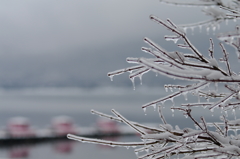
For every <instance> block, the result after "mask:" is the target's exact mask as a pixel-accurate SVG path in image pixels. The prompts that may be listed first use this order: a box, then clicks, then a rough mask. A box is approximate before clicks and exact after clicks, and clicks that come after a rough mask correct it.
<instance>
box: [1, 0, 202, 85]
mask: <svg viewBox="0 0 240 159" xmlns="http://www.w3.org/2000/svg"><path fill="white" fill-rule="evenodd" d="M200 11H201V8H189V7H187V8H185V7H176V6H168V5H166V4H161V3H160V2H159V1H158V0H122V1H119V0H91V1H89V0H80V1H75V0H68V1H66V0H34V1H31V0H24V1H17V0H13V1H9V0H2V1H1V2H0V87H32V86H36V87H39V86H85V87H88V86H96V85H102V84H107V83H110V82H109V80H108V77H107V76H106V74H107V72H109V71H113V70H115V69H119V68H122V67H126V66H127V64H126V62H125V59H126V57H128V56H143V54H141V51H140V48H141V46H142V45H144V44H143V42H142V39H143V37H145V36H148V37H150V38H153V39H156V40H158V42H162V41H163V38H162V37H163V36H164V35H165V34H164V33H165V31H166V29H164V28H162V27H160V26H158V25H157V24H155V23H153V22H151V21H150V20H149V18H148V17H149V15H150V14H155V15H157V16H159V17H161V18H163V19H166V18H170V19H172V20H173V21H174V22H175V23H177V24H179V23H187V22H196V20H197V19H198V20H204V19H205V18H206V16H204V15H203V14H202V13H201V12H200ZM189 13H191V14H189ZM203 34H204V35H205V32H204V33H203ZM204 35H199V36H204ZM205 40H206V39H205ZM203 41H204V40H203ZM164 45H165V46H166V47H168V46H167V44H165V43H164ZM116 78H118V77H116ZM119 79H121V80H122V81H120V82H123V83H124V82H126V81H128V82H129V80H128V79H127V78H126V77H124V78H123V77H120V78H119ZM107 80H108V81H107Z"/></svg>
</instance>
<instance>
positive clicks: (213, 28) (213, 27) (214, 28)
mask: <svg viewBox="0 0 240 159" xmlns="http://www.w3.org/2000/svg"><path fill="white" fill-rule="evenodd" d="M212 30H213V34H215V31H216V26H215V25H213V26H212Z"/></svg>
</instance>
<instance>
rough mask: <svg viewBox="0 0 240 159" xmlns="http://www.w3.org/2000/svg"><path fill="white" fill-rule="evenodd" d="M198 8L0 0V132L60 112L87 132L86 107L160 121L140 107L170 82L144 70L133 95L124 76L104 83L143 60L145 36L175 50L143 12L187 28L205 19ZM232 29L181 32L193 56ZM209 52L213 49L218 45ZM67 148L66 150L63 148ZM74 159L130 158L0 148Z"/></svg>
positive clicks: (42, 147)
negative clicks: (17, 121) (17, 120)
mask: <svg viewBox="0 0 240 159" xmlns="http://www.w3.org/2000/svg"><path fill="white" fill-rule="evenodd" d="M202 9H203V8H202V7H179V6H173V5H166V4H162V3H160V2H159V1H158V0H150V1H149V0H121V1H117V0H101V1H100V0H92V1H89V0H81V1H74V0H68V1H65V0H34V1H30V0H24V1H16V0H12V1H9V0H2V1H1V2H0V127H1V128H2V129H3V130H4V129H6V125H7V123H8V121H9V119H11V118H12V117H16V116H22V117H26V118H28V119H29V121H30V124H31V126H33V127H37V128H45V127H49V125H50V124H51V120H52V119H53V118H54V117H56V116H59V115H65V116H69V117H71V118H72V119H73V121H74V122H75V123H76V124H77V125H79V126H89V127H91V126H94V124H95V123H96V121H97V118H98V117H97V116H96V115H92V114H91V113H90V110H91V109H95V110H98V111H101V112H104V113H109V114H111V109H116V110H118V111H119V112H120V113H121V114H123V115H124V116H125V117H126V118H129V119H130V120H134V121H138V122H152V123H157V122H161V121H160V119H159V117H158V114H157V112H154V111H153V110H151V109H149V110H147V115H144V114H145V113H144V112H143V111H142V109H141V105H143V104H145V103H147V102H150V101H151V100H155V99H157V98H159V97H161V96H163V95H165V94H166V92H165V90H164V88H163V85H164V84H170V83H175V82H176V81H174V80H170V79H168V78H167V77H163V76H160V75H159V76H157V77H156V75H155V74H154V73H151V72H150V73H148V75H144V76H143V85H140V82H139V80H138V79H136V90H133V87H132V82H131V81H130V80H129V78H128V74H124V75H120V76H117V77H114V78H113V81H112V82H111V81H110V79H109V77H107V73H108V72H111V71H114V70H117V69H121V68H125V67H129V66H131V65H130V64H127V62H126V58H127V57H143V56H147V55H145V53H143V52H141V47H142V46H147V45H146V44H144V42H143V40H142V39H143V38H144V37H149V38H151V39H152V40H154V41H155V42H156V43H158V44H160V45H161V46H162V47H163V48H165V49H166V50H169V51H175V50H176V46H175V45H174V44H173V42H166V41H165V40H164V38H163V37H164V35H166V34H170V33H169V32H168V31H167V30H166V29H165V28H163V27H161V26H159V25H157V24H156V23H154V22H151V21H150V20H149V15H151V14H154V15H157V16H158V17H160V18H161V19H163V20H165V19H166V18H170V19H171V20H172V21H173V22H175V23H176V24H185V23H194V22H198V21H202V20H206V19H210V18H209V17H208V16H206V15H204V14H203V13H202V12H201V10H202ZM235 25H236V23H234V22H229V24H228V25H226V24H225V23H222V24H221V27H220V30H217V31H215V32H213V31H210V33H207V32H206V29H205V28H203V29H202V31H201V32H200V30H199V29H198V28H195V29H194V30H193V31H192V30H187V34H188V36H189V38H190V39H191V40H192V43H193V44H194V45H195V46H196V47H197V48H198V49H199V50H200V51H202V52H203V53H206V54H208V48H209V38H210V37H213V39H214V41H215V42H216V44H217V43H219V41H218V40H217V39H216V34H217V33H218V32H225V31H230V30H234V27H235ZM205 46H207V47H205ZM226 48H228V49H229V50H228V51H229V52H234V50H233V49H232V48H229V47H227V46H226ZM215 50H216V52H218V51H219V47H216V48H215ZM234 54H235V53H234ZM232 58H235V55H233V56H232ZM177 82H180V83H182V81H177ZM171 114H172V113H171V111H170V110H167V111H166V116H167V117H166V118H167V119H169V120H171V121H172V122H173V123H174V122H175V124H182V123H183V120H176V119H178V115H175V118H174V119H172V115H171ZM179 118H180V115H179ZM115 140H119V141H139V140H140V139H138V138H137V137H131V138H129V137H119V138H117V139H115ZM64 144H65V147H64V146H62V145H64ZM66 145H68V146H66ZM69 145H70V146H69ZM59 147H60V148H59ZM66 147H67V148H69V147H71V148H69V149H71V150H69V151H67V150H66V149H67V148H66ZM19 149H20V150H19ZM59 149H60V150H59ZM62 149H63V150H62ZM61 150H62V151H61ZM64 150H65V151H66V152H65V153H64ZM93 152H94V153H93ZM123 152H124V153H123ZM14 154H15V155H14ZM16 154H17V155H16ZM113 155H114V157H113ZM125 155H126V156H125ZM116 156H117V157H116ZM76 157H80V158H91V159H95V158H98V159H100V158H115V159H118V158H119V159H120V158H135V154H134V152H133V151H132V150H131V149H130V150H126V149H124V148H104V147H101V146H97V145H91V144H82V143H75V142H74V143H72V142H70V143H69V142H68V141H64V142H63V143H61V142H47V143H41V144H36V145H25V146H22V145H21V146H17V147H16V146H11V147H4V145H3V146H2V148H1V150H0V158H4V159H5V158H30V159H38V158H39V159H40V158H52V159H55V158H56V159H65V158H68V159H71V158H76Z"/></svg>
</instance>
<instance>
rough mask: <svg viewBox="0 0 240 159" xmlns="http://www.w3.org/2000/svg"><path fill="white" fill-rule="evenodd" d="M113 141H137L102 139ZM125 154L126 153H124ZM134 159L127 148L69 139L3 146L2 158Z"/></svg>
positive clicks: (135, 138)
mask: <svg viewBox="0 0 240 159" xmlns="http://www.w3.org/2000/svg"><path fill="white" fill-rule="evenodd" d="M102 139H105V140H111V141H131V140H137V137H135V136H131V137H130V136H116V137H105V138H102ZM123 152H124V153H123ZM115 155H116V157H114V158H116V159H118V158H119V159H120V158H121V156H122V157H123V156H125V157H123V158H134V157H135V154H134V153H133V151H132V150H129V151H126V148H119V147H109V146H106V145H94V144H82V143H80V142H76V141H71V140H68V139H56V140H48V141H47V140H45V142H35V143H25V144H12V145H10V146H9V145H7V146H2V147H1V150H0V158H8V159H20V158H21V159H38V158H39V159H40V158H51V159H75V158H91V159H95V158H98V159H104V158H112V157H113V156H115Z"/></svg>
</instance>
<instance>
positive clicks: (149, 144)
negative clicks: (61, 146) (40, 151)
mask: <svg viewBox="0 0 240 159" xmlns="http://www.w3.org/2000/svg"><path fill="white" fill-rule="evenodd" d="M161 2H164V3H167V4H173V5H180V6H196V7H197V6H201V7H202V6H205V8H203V9H202V11H203V12H204V13H205V14H206V15H208V18H209V17H210V19H208V20H205V21H201V22H194V23H191V24H183V25H177V24H175V23H174V22H173V21H171V20H170V19H166V20H162V19H160V18H158V17H157V16H155V15H151V16H150V19H151V20H152V21H154V22H156V23H157V24H158V25H160V26H162V27H164V28H166V29H167V30H168V31H170V33H171V35H165V36H164V35H163V37H164V38H165V39H166V40H167V41H170V42H169V43H171V44H172V45H176V46H177V47H178V48H179V49H181V51H178V50H167V49H165V48H163V47H162V46H160V45H159V44H157V43H156V42H154V41H153V40H151V39H149V38H144V39H143V40H144V42H145V43H147V44H148V45H149V46H148V47H142V48H141V50H142V51H143V52H145V53H148V54H150V55H151V56H152V57H151V58H149V57H147V58H146V57H141V58H138V57H137V58H136V57H129V58H127V62H128V63H130V64H134V65H135V66H131V67H127V68H125V69H120V70H116V71H113V72H110V73H108V76H109V77H110V78H111V79H112V78H113V76H115V75H120V74H123V73H127V72H128V73H129V78H130V80H131V81H132V82H133V84H135V83H134V79H135V78H136V77H138V78H140V80H142V76H143V75H145V74H147V73H148V72H155V73H156V74H157V75H158V74H160V75H164V76H167V77H169V78H172V79H175V80H184V81H186V82H188V83H187V84H185V85H181V84H165V85H164V87H165V89H166V91H168V90H170V91H168V93H169V95H167V96H165V97H159V99H157V100H154V101H151V102H149V103H147V104H144V105H143V106H142V108H143V111H144V112H145V111H146V108H147V107H149V106H151V107H154V110H155V109H156V108H157V110H158V111H156V112H157V113H158V115H159V117H160V119H161V121H162V123H160V124H158V126H157V127H151V126H146V125H143V124H139V123H137V122H133V121H130V120H128V119H126V118H125V117H124V115H122V114H120V113H119V112H117V111H116V110H112V113H113V114H114V115H115V116H112V115H108V114H104V113H101V112H98V111H95V110H92V111H91V112H92V113H93V114H96V115H98V116H100V117H104V118H107V119H109V120H114V121H118V122H121V123H124V124H126V125H127V126H129V127H130V128H132V129H134V130H135V131H136V132H137V133H138V134H140V138H141V139H142V141H143V142H115V141H107V140H100V139H91V138H85V137H78V136H75V135H70V134H69V135H68V138H70V139H73V140H77V141H81V142H88V143H95V144H103V145H109V146H122V147H127V148H128V147H133V148H135V150H134V151H135V153H136V155H137V157H138V158H139V159H150V158H151V159H159V158H168V157H169V158H170V157H173V156H174V157H175V158H176V157H177V158H179V157H180V156H181V157H182V158H183V159H200V158H239V156H240V135H238V130H240V119H238V118H237V113H236V112H235V111H236V110H238V109H239V107H240V85H239V83H240V74H239V73H236V72H240V71H234V70H233V69H235V68H234V67H233V64H232V65H231V60H230V58H229V57H230V53H231V52H228V51H229V50H227V47H226V46H225V44H228V45H230V46H232V47H234V48H235V50H236V54H237V58H239V59H240V29H239V26H236V29H235V31H231V32H227V33H221V34H218V36H217V37H218V38H219V39H220V40H221V41H222V43H220V44H219V45H214V42H213V40H212V39H210V46H209V45H208V46H207V47H206V50H207V51H208V53H205V52H202V51H200V49H198V48H197V47H196V46H194V45H193V43H191V41H190V39H189V38H188V36H187V32H186V31H187V29H188V28H190V29H191V30H193V31H194V29H195V28H196V27H198V28H199V29H200V30H201V29H202V27H206V30H207V32H209V31H213V32H216V30H217V29H218V28H219V27H220V23H221V22H223V21H228V20H232V19H239V18H240V11H239V10H240V9H239V8H240V1H237V0H233V1H229V2H228V3H225V2H224V1H222V0H191V1H185V0H161ZM213 6H215V7H213ZM202 32H203V31H202ZM172 41H173V42H172ZM215 44H216V43H215ZM216 47H219V48H220V50H221V52H222V54H221V58H220V59H219V58H218V56H219V54H218V52H214V49H215V48H216ZM225 47H226V48H225ZM201 50H202V49H201ZM207 51H206V52H207ZM134 88H135V86H134ZM163 89H164V88H163ZM160 91H162V90H160ZM181 95H183V96H184V97H185V98H188V101H189V102H188V101H185V102H183V103H177V102H175V100H176V98H178V97H179V98H182V96H181ZM192 96H197V97H198V99H197V101H196V102H192V101H191V98H192ZM200 98H201V99H200ZM168 100H170V101H172V102H171V104H172V105H170V106H169V107H168V105H169V104H166V105H165V104H164V103H165V102H166V101H168ZM203 100H204V101H203ZM164 107H165V108H166V109H167V110H169V109H171V111H172V112H180V113H181V114H182V115H183V118H184V117H186V118H187V120H190V121H191V122H192V124H193V126H192V127H194V128H188V127H186V128H180V127H181V125H180V127H179V126H175V127H174V126H173V125H171V123H169V122H167V121H166V118H165V116H164V111H163V109H162V108H164ZM196 108H199V109H201V108H202V109H205V108H207V109H205V110H206V111H212V112H214V111H215V110H217V109H219V110H220V111H221V112H222V114H223V115H222V116H221V117H220V119H219V121H214V122H209V121H208V120H209V119H208V118H205V117H204V116H201V117H200V118H199V117H195V116H194V115H193V113H192V112H193V111H194V110H195V109H196ZM229 112H230V113H229ZM230 115H233V116H234V118H233V119H234V120H233V119H232V118H230V117H229V116H230ZM229 131H233V132H234V134H233V133H230V132H229ZM179 154H188V155H186V156H182V155H179Z"/></svg>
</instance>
